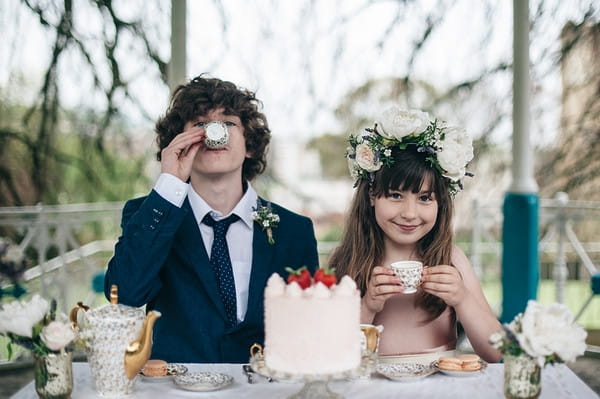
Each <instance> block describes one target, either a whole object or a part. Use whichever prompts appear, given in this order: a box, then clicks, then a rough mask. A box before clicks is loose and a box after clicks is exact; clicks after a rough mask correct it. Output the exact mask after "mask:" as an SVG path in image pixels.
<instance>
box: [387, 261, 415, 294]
mask: <svg viewBox="0 0 600 399" xmlns="http://www.w3.org/2000/svg"><path fill="white" fill-rule="evenodd" d="M390 266H391V267H392V270H393V271H394V274H395V275H396V276H398V277H400V278H401V279H402V285H403V286H404V291H403V293H404V294H413V293H415V292H417V287H418V286H419V285H420V284H421V277H422V275H423V263H422V262H419V261H416V260H402V261H398V262H394V263H392V264H391V265H390Z"/></svg>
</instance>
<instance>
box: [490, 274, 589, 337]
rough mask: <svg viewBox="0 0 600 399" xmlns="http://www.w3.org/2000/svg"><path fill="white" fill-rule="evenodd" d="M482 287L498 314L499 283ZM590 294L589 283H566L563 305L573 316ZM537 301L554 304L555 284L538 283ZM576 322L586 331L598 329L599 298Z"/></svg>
mask: <svg viewBox="0 0 600 399" xmlns="http://www.w3.org/2000/svg"><path fill="white" fill-rule="evenodd" d="M482 287H483V291H484V293H485V296H486V297H487V300H488V302H489V303H490V305H492V308H493V309H494V310H495V311H498V312H499V310H500V309H501V304H502V285H501V282H500V281H489V282H484V283H482ZM591 292H592V291H591V287H590V283H589V282H588V281H579V280H568V281H567V285H566V287H565V305H567V306H568V308H569V309H571V312H573V316H575V315H577V313H578V312H579V309H581V307H582V306H583V304H584V302H585V301H586V300H587V299H588V298H589V296H590V295H591ZM537 300H538V301H539V302H540V303H542V304H549V303H552V302H556V284H555V282H554V281H553V280H542V281H541V282H540V286H539V288H538V298H537ZM523 310H525V309H523ZM577 322H578V323H579V324H581V325H582V326H583V327H585V328H586V329H588V330H598V329H600V297H596V298H594V299H592V302H590V304H589V305H588V306H587V308H586V309H585V311H584V312H583V314H582V315H581V317H580V318H579V320H577Z"/></svg>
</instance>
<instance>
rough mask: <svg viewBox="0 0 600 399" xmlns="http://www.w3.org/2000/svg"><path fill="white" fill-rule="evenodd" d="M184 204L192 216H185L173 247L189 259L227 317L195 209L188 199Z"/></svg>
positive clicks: (211, 297)
mask: <svg viewBox="0 0 600 399" xmlns="http://www.w3.org/2000/svg"><path fill="white" fill-rule="evenodd" d="M182 206H183V208H185V209H186V210H187V211H188V212H189V213H190V216H188V217H186V218H184V220H183V223H182V224H181V227H180V228H179V230H178V231H177V234H176V235H175V242H174V243H173V248H174V249H175V251H177V252H178V253H179V255H180V256H182V257H183V258H184V259H187V260H188V263H189V265H190V266H191V267H192V268H193V269H194V271H195V272H196V273H197V274H198V276H199V277H200V282H201V283H202V285H203V286H204V289H205V290H206V292H207V295H208V296H209V297H210V299H211V301H212V302H213V303H214V305H215V307H216V308H217V309H218V311H219V313H220V314H221V316H222V317H223V318H224V319H226V317H227V315H226V313H225V306H224V305H223V301H221V295H220V294H219V289H218V284H217V278H216V276H215V273H214V272H213V270H212V267H211V266H210V260H209V259H208V253H207V251H206V248H205V247H204V241H203V240H202V235H201V234H200V229H199V228H198V224H197V223H196V218H194V217H193V211H192V208H191V207H190V204H189V202H188V200H187V199H186V200H185V201H184V202H183V205H182Z"/></svg>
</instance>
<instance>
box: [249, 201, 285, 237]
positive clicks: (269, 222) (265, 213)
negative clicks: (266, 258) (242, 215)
mask: <svg viewBox="0 0 600 399" xmlns="http://www.w3.org/2000/svg"><path fill="white" fill-rule="evenodd" d="M252 219H253V220H254V221H255V222H256V223H258V224H259V225H260V227H261V228H262V229H263V230H265V231H266V232H267V237H268V239H269V244H271V245H273V244H275V239H274V238H273V229H274V228H275V227H277V223H279V215H278V214H276V213H275V212H273V209H272V208H271V203H270V202H267V205H266V206H265V205H262V204H261V202H260V200H258V201H257V202H256V208H252Z"/></svg>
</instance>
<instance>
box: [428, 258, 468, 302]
mask: <svg viewBox="0 0 600 399" xmlns="http://www.w3.org/2000/svg"><path fill="white" fill-rule="evenodd" d="M421 288H422V289H423V290H424V291H425V292H428V293H430V294H432V295H435V296H437V297H439V298H441V299H442V300H443V301H444V302H446V304H447V305H448V306H453V307H454V306H456V305H458V304H459V303H461V302H462V300H463V299H464V297H465V295H466V293H467V290H466V287H465V285H464V282H463V279H462V276H461V275H460V272H459V271H458V269H457V268H455V267H454V266H449V265H438V266H434V267H429V266H427V267H425V268H423V277H422V284H421Z"/></svg>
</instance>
